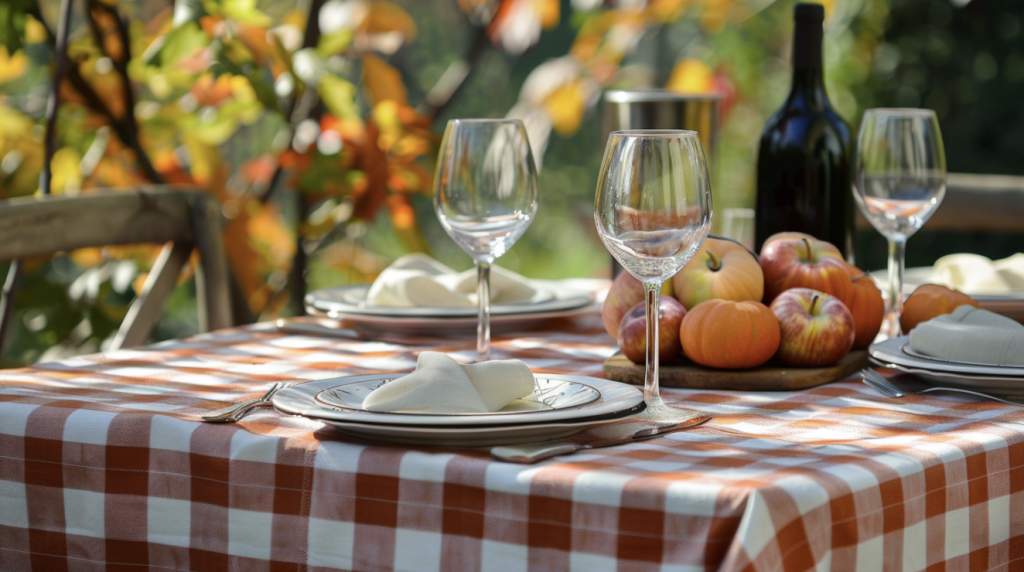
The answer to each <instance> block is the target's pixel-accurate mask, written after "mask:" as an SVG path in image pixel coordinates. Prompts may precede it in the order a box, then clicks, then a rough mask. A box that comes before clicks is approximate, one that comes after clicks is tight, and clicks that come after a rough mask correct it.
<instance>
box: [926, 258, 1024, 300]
mask: <svg viewBox="0 0 1024 572" xmlns="http://www.w3.org/2000/svg"><path fill="white" fill-rule="evenodd" d="M932 276H933V281H934V282H937V283H939V284H944V285H946V286H949V287H950V288H955V289H957V290H960V291H961V292H965V293H967V294H1006V293H1009V292H1013V291H1014V290H1024V254H1022V253H1017V254H1014V255H1013V256H1011V257H1009V258H1004V259H1002V260H994V261H993V260H991V259H989V258H986V257H984V256H981V255H978V254H950V255H949V256H943V257H942V258H940V259H938V260H936V261H935V264H934V266H932Z"/></svg>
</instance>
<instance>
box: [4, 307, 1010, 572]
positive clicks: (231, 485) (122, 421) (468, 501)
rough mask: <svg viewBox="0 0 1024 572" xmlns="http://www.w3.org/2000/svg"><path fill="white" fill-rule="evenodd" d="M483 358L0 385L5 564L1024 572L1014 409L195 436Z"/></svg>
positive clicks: (404, 354)
mask: <svg viewBox="0 0 1024 572" xmlns="http://www.w3.org/2000/svg"><path fill="white" fill-rule="evenodd" d="M389 338H390V337H389ZM613 343H614V342H613V340H612V339H611V338H610V337H608V336H607V334H605V333H604V330H603V328H601V325H600V320H599V319H598V318H597V317H596V316H594V315H588V316H583V317H580V318H576V319H573V320H568V319H564V320H561V321H556V322H553V323H551V324H550V326H549V327H548V328H547V329H545V330H541V331H532V332H526V333H520V334H517V335H515V336H497V337H496V340H495V345H494V347H495V350H494V356H493V357H495V358H519V359H523V360H525V361H526V362H527V363H528V364H529V365H530V366H531V367H532V368H533V369H534V370H535V371H537V372H556V373H572V374H583V375H595V376H600V375H601V364H602V361H603V360H604V359H605V358H606V357H608V356H610V355H611V354H612V353H613V352H614V350H615V348H614V345H613ZM473 345H474V340H473V339H471V338H470V337H463V338H458V339H454V340H452V339H448V340H445V339H441V338H422V337H421V338H403V339H388V340H386V341H385V340H379V341H357V340H342V339H334V338H327V337H314V336H297V335H283V334H280V333H278V332H276V331H274V330H273V329H271V328H269V327H268V326H267V325H257V326H253V327H250V328H243V329H235V330H227V331H222V332H217V333H214V334H210V335H204V336H199V337H196V338H191V339H187V340H179V341H173V342H169V343H163V344H157V345H154V346H150V347H146V348H141V349H135V350H122V351H117V352H110V353H106V354H100V355H94V356H87V357H81V358H74V359H68V360H64V361H59V362H54V363H48V364H40V365H37V366H33V367H30V368H25V369H20V370H10V371H4V372H0V569H2V570H14V571H27V570H37V571H56V570H68V571H76V570H101V569H110V570H161V571H163V570H196V571H204V572H205V571H214V572H215V571H221V570H242V571H250V570H252V571H277V570H296V571H309V572H318V571H327V570H496V571H515V570H567V569H568V570H588V571H589V570H621V571H631V570H662V571H669V570H672V571H680V572H698V571H701V572H703V571H711V570H721V571H736V572H738V571H747V570H749V571H775V570H778V571H792V572H797V571H804V570H812V569H813V570H836V571H844V570H864V571H876V570H894V571H907V572H910V571H918V570H928V571H932V570H945V571H957V570H971V571H982V570H1024V409H1022V408H1015V407H1011V406H1005V405H1002V404H997V403H976V402H966V401H961V400H958V399H956V398H946V397H908V398H905V399H903V400H899V401H897V400H889V399H885V398H882V397H880V396H879V395H877V394H875V393H874V392H873V391H871V390H870V389H869V388H867V387H866V386H863V385H862V384H860V383H858V382H855V381H853V380H850V381H844V382H840V383H834V384H831V385H827V386H823V387H819V388H816V389H812V390H808V391H799V392H791V393H739V392H728V391H706V390H700V391H680V390H667V391H664V394H665V396H666V398H667V399H668V400H670V401H672V400H675V401H680V402H685V404H686V405H687V406H688V407H691V408H693V409H698V410H701V411H704V412H707V413H710V414H713V415H714V416H715V418H714V420H713V421H712V422H710V423H709V424H707V425H704V426H701V427H699V428H695V429H691V430H686V431H681V432H677V433H672V434H669V435H667V436H663V437H659V438H656V439H652V440H648V441H642V442H638V443H633V444H629V445H624V446H619V447H612V448H607V449H596V450H591V451H581V452H580V453H577V454H575V455H572V456H566V457H558V458H555V459H551V460H549V461H546V462H543V463H541V464H538V465H532V466H523V465H513V464H508V463H503V462H498V461H494V460H492V459H491V458H490V457H489V456H488V454H487V452H486V451H483V450H472V449H432V448H425V447H424V448H409V447H400V446H386V445H370V444H366V443H359V442H355V441H352V440H349V439H346V438H344V437H342V436H340V435H339V434H337V433H336V432H335V431H334V430H332V429H331V428H330V427H329V426H326V425H324V424H322V423H319V422H316V421H312V420H307V419H303V418H297V417H284V416H281V415H279V414H277V413H274V412H272V411H264V412H259V413H255V414H253V415H251V416H250V417H248V418H247V419H246V420H245V421H243V422H242V423H239V424H236V425H210V424H203V423H199V422H197V421H196V415H197V414H198V413H200V412H202V411H203V410H208V409H212V408H215V407H218V406H221V405H223V402H225V401H233V400H241V399H243V398H247V397H253V396H258V395H259V394H261V393H263V392H264V391H265V390H266V388H267V386H268V385H269V384H270V383H272V382H274V381H279V380H296V379H298V380H312V379H322V378H327V377H334V376H338V375H343V374H356V373H367V372H376V371H402V370H409V369H411V368H412V367H413V366H414V363H415V356H416V354H417V353H418V352H419V351H421V350H424V349H440V350H442V351H447V352H449V353H453V354H455V355H456V356H462V357H464V358H465V359H466V360H467V361H468V360H470V359H472V358H473V357H474V353H473Z"/></svg>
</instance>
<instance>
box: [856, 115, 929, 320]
mask: <svg viewBox="0 0 1024 572" xmlns="http://www.w3.org/2000/svg"><path fill="white" fill-rule="evenodd" d="M853 169H854V171H853V173H854V180H853V182H854V193H853V196H854V198H855V199H856V201H857V204H858V205H860V209H861V211H862V212H863V213H864V216H865V217H866V218H867V219H868V221H870V222H871V224H872V225H873V226H874V227H875V229H877V230H878V232H880V233H882V235H883V236H884V237H885V238H887V239H888V240H889V309H888V311H887V312H886V325H885V327H884V328H883V331H888V333H889V335H890V336H891V337H896V336H899V335H900V315H901V314H902V313H903V265H904V258H905V252H906V244H907V239H908V238H909V237H910V235H912V234H914V233H915V232H917V230H918V229H919V228H921V226H922V225H924V223H925V221H927V220H928V219H929V218H930V217H931V216H932V213H934V212H935V209H936V208H938V206H939V203H941V202H942V198H943V196H945V194H946V154H945V151H944V150H943V148H942V134H941V133H940V132H939V122H938V120H937V119H936V118H935V112H934V111H932V110H930V109H869V110H867V111H865V112H864V118H863V120H862V121H861V124H860V134H859V135H858V136H857V148H856V151H855V157H854V161H853Z"/></svg>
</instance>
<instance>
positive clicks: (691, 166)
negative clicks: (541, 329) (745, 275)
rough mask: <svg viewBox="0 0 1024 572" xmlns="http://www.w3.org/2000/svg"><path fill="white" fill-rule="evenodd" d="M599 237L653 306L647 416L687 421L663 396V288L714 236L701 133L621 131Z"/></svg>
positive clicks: (601, 202) (599, 208)
mask: <svg viewBox="0 0 1024 572" xmlns="http://www.w3.org/2000/svg"><path fill="white" fill-rule="evenodd" d="M594 220H595V221H596V223H597V232H598V235H600V237H601V240H602V242H604V245H605V247H607V248H608V250H609V251H611V253H612V256H614V257H615V259H616V260H618V261H619V264H621V265H622V267H623V268H625V269H626V271H627V272H629V273H630V274H632V275H633V276H635V277H636V278H637V279H638V280H640V282H641V283H643V285H644V290H645V292H646V299H647V369H646V373H645V376H644V402H645V403H646V404H647V409H646V410H645V413H644V415H645V416H647V417H650V418H654V419H668V418H672V419H679V418H680V417H685V416H686V414H687V413H689V414H690V415H691V416H692V415H693V414H694V413H693V412H686V411H684V410H680V409H676V408H673V407H669V406H667V405H665V403H664V401H662V399H661V395H660V393H659V391H658V314H659V306H658V304H659V302H660V294H661V285H662V283H663V282H664V281H665V280H666V279H668V278H670V277H672V276H673V275H674V274H675V273H676V272H678V271H679V270H680V269H681V268H682V267H683V266H684V265H686V263H687V262H689V261H690V259H691V258H693V256H694V255H695V254H696V253H697V251H698V250H700V247H701V245H702V244H703V243H704V239H705V238H707V236H708V232H709V230H710V228H711V182H710V181H709V179H708V168H707V162H706V160H705V158H704V149H703V148H702V147H701V143H700V138H699V137H698V136H697V132H696V131H676V130H636V131H615V132H613V133H612V134H611V135H609V137H608V143H607V145H606V146H605V151H604V159H603V160H602V162H601V174H600V178H599V179H598V181H597V198H596V204H595V208H594Z"/></svg>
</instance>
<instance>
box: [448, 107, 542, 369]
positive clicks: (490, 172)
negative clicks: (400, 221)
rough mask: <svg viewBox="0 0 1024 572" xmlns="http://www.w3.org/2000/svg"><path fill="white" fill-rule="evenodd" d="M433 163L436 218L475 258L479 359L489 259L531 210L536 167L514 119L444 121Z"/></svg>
mask: <svg viewBox="0 0 1024 572" xmlns="http://www.w3.org/2000/svg"><path fill="white" fill-rule="evenodd" d="M437 162H438V166H437V175H436V178H435V179H434V210H435V211H436V212H437V218H438V219H440V221H441V226H443V227H444V230H445V231H446V232H447V233H448V235H449V236H451V237H452V239H454V240H455V242H456V243H458V245H459V246H461V247H462V250H464V251H466V254H468V255H469V256H470V257H471V258H472V259H473V262H475V263H476V269H477V304H478V313H477V316H478V322H477V340H476V351H477V354H478V356H479V359H480V360H481V361H485V360H487V359H489V358H490V355H491V296H490V291H491V281H490V276H491V264H492V263H493V262H494V260H495V259H496V258H498V257H500V256H501V255H503V254H505V252H506V251H508V249H509V248H511V247H512V245H513V244H515V242H516V241H517V240H519V237H520V236H522V235H523V233H524V232H526V228H527V227H528V226H530V221H532V220H533V216H534V215H535V214H536V213H537V168H536V167H535V166H534V163H533V154H532V153H531V151H530V141H529V140H528V139H527V137H526V129H525V128H524V127H523V123H522V122H521V121H519V120H518V119H453V120H451V121H449V122H448V127H447V128H446V129H445V130H444V139H442V141H441V150H440V153H439V155H438V161H437Z"/></svg>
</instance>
